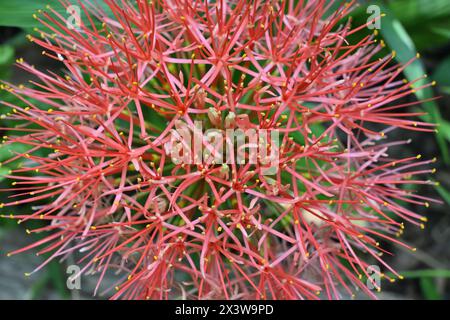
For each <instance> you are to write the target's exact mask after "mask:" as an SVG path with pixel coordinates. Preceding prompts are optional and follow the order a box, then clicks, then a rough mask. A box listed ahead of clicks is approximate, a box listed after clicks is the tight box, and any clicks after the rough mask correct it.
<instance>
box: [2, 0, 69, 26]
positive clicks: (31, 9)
mask: <svg viewBox="0 0 450 320" xmlns="http://www.w3.org/2000/svg"><path fill="white" fill-rule="evenodd" d="M46 5H51V6H52V7H53V8H54V9H55V10H57V11H58V12H60V13H65V9H64V8H63V7H62V6H61V4H60V3H59V2H58V1H57V0H20V1H1V2H0V25H1V26H9V27H22V28H32V27H37V26H40V23H39V22H38V21H37V20H36V19H34V18H33V14H35V13H36V11H38V10H39V9H44V8H45V6H46Z"/></svg>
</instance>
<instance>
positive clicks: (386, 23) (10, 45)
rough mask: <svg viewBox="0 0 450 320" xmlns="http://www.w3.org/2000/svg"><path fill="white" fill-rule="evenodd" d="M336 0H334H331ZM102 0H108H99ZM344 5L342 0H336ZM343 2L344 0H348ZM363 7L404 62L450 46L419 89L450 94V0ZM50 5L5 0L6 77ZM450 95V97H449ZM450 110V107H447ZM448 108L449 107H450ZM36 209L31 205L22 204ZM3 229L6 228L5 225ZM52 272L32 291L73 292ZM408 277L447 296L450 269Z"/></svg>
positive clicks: (443, 123) (414, 67)
mask: <svg viewBox="0 0 450 320" xmlns="http://www.w3.org/2000/svg"><path fill="white" fill-rule="evenodd" d="M329 1H331V0H329ZM99 2H100V3H101V2H102V1H99ZM333 2H334V4H335V5H339V4H340V3H341V1H333ZM342 2H343V1H342ZM359 2H360V7H359V8H357V9H356V10H355V12H354V13H353V14H352V19H353V20H354V25H360V24H363V23H366V22H367V19H368V17H369V16H370V14H369V13H368V12H367V10H366V9H367V7H368V5H374V4H375V5H378V6H379V7H380V9H381V12H382V13H384V14H386V15H385V16H384V17H383V18H382V20H381V29H380V30H379V33H380V34H379V35H378V36H377V38H378V39H380V40H381V39H384V41H385V42H386V44H387V48H386V50H389V51H395V52H396V59H397V61H398V62H400V63H406V62H408V61H410V59H412V58H414V57H415V56H416V55H417V53H418V51H419V52H423V53H424V54H425V55H426V54H427V53H431V52H433V50H437V49H439V48H445V47H447V56H446V57H445V58H443V59H441V61H440V62H439V63H438V65H437V66H433V68H432V69H431V70H430V69H429V71H432V74H431V75H430V76H429V77H427V78H426V79H423V80H422V81H420V82H418V83H416V86H420V85H422V84H424V83H426V82H427V81H437V84H438V85H437V87H435V90H433V89H432V88H431V87H429V88H427V89H424V90H418V91H417V92H416V95H417V98H418V99H421V100H426V99H430V98H432V97H434V96H435V95H436V93H437V94H439V95H444V96H445V95H450V54H448V48H449V43H450V1H449V0H394V1H381V0H371V1H359ZM46 5H51V7H52V8H53V9H55V10H56V11H57V12H59V13H61V14H65V12H66V10H65V9H64V8H63V7H62V6H61V4H60V3H59V1H58V0H20V1H1V2H0V27H6V26H7V27H18V28H21V30H22V32H20V33H19V34H18V35H17V36H15V37H12V38H8V39H1V40H2V44H0V79H1V80H2V81H9V80H11V77H12V70H13V69H12V66H13V62H14V59H15V52H16V49H18V48H21V47H23V46H25V45H26V44H25V43H26V42H25V34H26V33H32V32H33V28H34V27H37V26H39V22H38V21H37V20H36V19H35V18H33V14H34V13H36V12H37V10H39V9H45V7H46ZM331 9H333V8H331ZM372 33H373V30H369V29H364V30H363V31H362V32H361V34H360V35H359V36H360V37H363V36H365V35H369V34H372ZM426 66H427V64H426V61H424V60H423V59H422V58H420V59H418V60H416V61H415V62H414V63H412V64H410V65H409V66H408V68H407V69H406V70H405V72H404V73H405V77H406V78H407V79H408V80H410V81H412V80H414V79H416V78H419V77H422V76H423V75H424V74H425V73H426V69H427V68H426ZM447 98H448V97H447ZM1 101H8V102H10V103H12V104H21V102H20V101H19V100H18V99H17V98H15V97H14V96H13V95H11V94H9V93H8V92H5V91H2V92H0V102H1ZM421 109H422V110H425V111H426V112H427V115H425V116H424V117H423V118H424V120H426V121H431V122H434V123H437V124H438V125H439V127H438V128H439V130H438V131H437V133H436V139H437V142H438V145H439V148H440V153H441V159H442V160H443V161H444V162H445V163H446V164H449V163H450V154H449V149H448V142H449V141H450V121H449V120H448V119H444V117H443V115H442V114H441V111H440V109H439V106H438V103H437V102H436V101H435V100H429V101H427V102H424V103H423V104H422V106H421ZM8 110H9V107H6V106H5V105H3V104H1V103H0V114H4V113H7V112H8ZM444 111H446V110H444ZM447 114H448V111H447ZM7 127H8V124H7V123H6V122H5V121H4V120H2V119H0V131H1V132H0V136H8V134H9V133H8V131H7V130H6V129H5V128H7ZM25 151H26V150H25V149H24V147H23V146H21V145H18V144H15V145H10V146H4V145H3V146H1V147H0V162H2V161H5V160H6V159H8V158H10V157H11V156H12V155H13V154H15V153H23V152H25ZM18 165H19V163H17V162H16V163H13V164H9V165H8V166H1V167H0V188H6V187H7V185H8V184H10V183H11V182H10V181H8V180H7V179H5V177H4V176H5V175H6V174H8V173H9V172H10V170H11V169H14V168H15V167H17V166H18ZM436 190H437V192H438V193H439V194H440V195H441V197H442V198H443V200H445V201H446V202H447V203H448V204H449V205H450V192H449V191H448V190H446V189H445V188H444V187H443V186H437V187H436ZM8 196H9V193H8V192H1V193H0V202H6V201H7V199H6V197H8ZM22 210H24V211H26V210H30V208H22ZM13 225H14V226H17V224H15V223H11V221H9V220H2V221H1V222H0V227H1V226H3V227H7V226H9V227H11V226H13ZM0 231H1V230H0ZM46 270H47V271H46V272H47V273H46V274H45V275H43V276H42V278H41V279H40V280H39V281H38V282H37V283H36V285H35V286H34V287H33V288H32V297H33V298H39V297H40V292H41V291H42V289H43V288H44V287H45V286H46V285H48V284H49V283H50V284H51V285H53V286H54V287H55V288H57V289H58V291H59V292H60V295H61V297H67V290H66V289H65V287H64V285H63V284H64V279H63V278H62V277H61V267H60V266H58V265H57V264H51V265H50V266H49V267H48V268H46ZM403 274H404V276H405V277H407V278H411V279H414V278H417V279H420V281H419V285H420V288H421V290H422V293H423V297H424V298H427V299H441V298H442V296H441V294H440V293H439V291H438V290H437V287H436V281H435V279H436V278H449V277H450V270H418V271H409V272H408V271H406V272H403Z"/></svg>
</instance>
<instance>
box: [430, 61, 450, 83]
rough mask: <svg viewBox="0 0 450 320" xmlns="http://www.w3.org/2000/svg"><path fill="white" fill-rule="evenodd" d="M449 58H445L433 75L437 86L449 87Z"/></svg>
mask: <svg viewBox="0 0 450 320" xmlns="http://www.w3.org/2000/svg"><path fill="white" fill-rule="evenodd" d="M449 75H450V56H449V57H447V58H445V60H444V61H442V62H441V63H440V64H439V66H437V68H436V71H435V72H434V74H433V79H434V80H436V81H437V82H438V84H439V86H444V87H450V77H449Z"/></svg>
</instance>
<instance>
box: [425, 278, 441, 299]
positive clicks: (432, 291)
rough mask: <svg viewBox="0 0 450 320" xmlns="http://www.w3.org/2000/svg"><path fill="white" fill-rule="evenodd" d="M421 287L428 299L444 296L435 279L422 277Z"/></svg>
mask: <svg viewBox="0 0 450 320" xmlns="http://www.w3.org/2000/svg"><path fill="white" fill-rule="evenodd" d="M420 287H421V289H422V292H423V295H424V297H425V299H427V300H441V299H442V297H441V295H440V294H439V292H438V290H437V288H436V283H435V280H434V279H432V278H420Z"/></svg>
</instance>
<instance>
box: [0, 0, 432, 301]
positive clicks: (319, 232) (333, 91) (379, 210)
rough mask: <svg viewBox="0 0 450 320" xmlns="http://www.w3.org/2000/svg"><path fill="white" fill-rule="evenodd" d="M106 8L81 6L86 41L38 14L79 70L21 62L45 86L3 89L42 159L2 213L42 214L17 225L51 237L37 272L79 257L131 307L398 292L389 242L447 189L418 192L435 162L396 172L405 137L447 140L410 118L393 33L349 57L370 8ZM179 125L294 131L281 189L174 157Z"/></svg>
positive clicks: (52, 49) (47, 43) (282, 165)
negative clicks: (34, 225) (363, 11)
mask: <svg viewBox="0 0 450 320" xmlns="http://www.w3.org/2000/svg"><path fill="white" fill-rule="evenodd" d="M104 2H105V3H106V4H107V9H105V8H104V7H97V6H94V5H92V4H91V5H89V4H86V2H83V3H85V4H81V3H80V4H79V6H80V8H81V16H82V17H83V20H82V22H83V23H82V24H81V25H80V26H78V27H76V28H74V27H73V26H72V27H71V26H70V25H69V24H68V23H67V22H68V19H69V18H68V17H66V16H64V15H63V14H61V13H60V12H58V11H56V10H54V9H52V8H51V7H47V9H46V10H44V11H41V12H40V13H39V14H37V15H36V18H37V19H38V20H40V21H41V22H42V24H43V25H44V26H45V28H42V30H38V32H39V33H40V37H34V36H29V40H30V41H32V42H33V43H35V44H37V45H39V46H41V47H43V50H44V51H42V54H44V55H46V56H48V57H50V58H53V59H55V60H57V61H60V63H61V64H62V65H64V68H65V70H66V73H65V74H64V75H60V74H57V73H52V72H43V71H39V70H38V69H37V68H35V67H34V66H32V65H30V64H27V63H26V62H24V61H23V60H21V59H20V60H18V65H19V66H20V67H22V68H23V69H25V70H27V71H29V72H30V73H31V74H33V75H34V78H37V79H38V80H36V81H30V82H31V85H29V86H15V85H12V84H4V85H3V87H4V88H5V89H6V90H9V91H10V92H11V93H12V94H13V95H15V96H17V98H18V99H20V100H21V101H22V102H23V104H21V105H12V104H8V103H6V104H7V105H8V106H9V107H11V109H12V111H11V112H10V113H8V114H7V115H4V117H5V118H6V119H8V120H9V121H10V123H13V122H16V125H12V126H11V127H12V128H11V129H10V130H11V131H13V130H15V132H17V135H15V136H10V137H9V138H8V140H7V141H6V143H21V144H24V145H27V146H28V151H27V152H26V153H17V154H15V155H14V156H13V157H12V158H11V159H10V160H8V161H7V162H6V163H8V162H11V161H15V160H17V159H19V158H21V159H23V166H22V167H20V168H18V169H16V170H14V171H13V172H12V173H11V174H10V176H9V177H10V178H11V179H13V181H14V182H13V186H12V187H11V188H10V189H9V190H10V191H14V196H13V198H12V199H11V201H10V202H8V203H4V204H1V207H4V209H3V210H8V209H10V208H11V207H13V206H15V205H26V204H30V203H34V205H33V206H32V207H31V208H32V209H30V210H32V211H31V212H29V213H27V214H23V215H14V216H12V217H13V218H15V219H18V220H19V222H23V223H25V222H26V221H28V220H32V219H37V220H42V221H46V222H48V223H46V224H45V226H44V227H42V228H39V229H33V230H27V231H28V232H29V233H33V234H34V233H46V235H45V237H42V238H41V239H40V240H39V241H37V242H35V243H33V244H32V245H29V246H27V247H25V248H22V249H19V250H17V251H14V252H11V253H8V255H11V254H16V253H19V252H23V251H26V250H31V249H33V250H37V252H38V254H40V255H41V254H48V255H49V258H48V259H47V260H46V261H45V262H44V263H43V264H42V265H41V266H39V267H38V268H37V269H36V270H35V271H37V270H39V269H40V268H42V267H43V266H44V265H45V264H46V263H47V262H48V261H50V260H52V259H64V258H66V257H68V256H69V255H74V256H76V257H79V260H77V263H78V264H79V265H82V269H81V273H82V274H88V273H97V274H99V284H100V282H101V281H102V279H103V278H104V275H105V273H106V272H107V271H108V270H116V271H117V272H118V282H117V284H116V285H115V286H114V287H115V290H116V291H115V292H114V293H113V294H112V297H113V298H121V299H172V298H179V297H181V298H187V299H217V298H223V299H319V298H327V299H336V298H343V297H349V296H352V295H354V294H355V292H356V291H358V290H361V291H364V292H365V293H367V294H368V295H370V296H372V297H374V296H375V295H374V293H373V291H371V290H369V289H370V288H369V287H370V284H371V283H370V281H366V278H368V277H369V276H370V274H369V271H370V270H369V269H368V267H369V265H370V264H373V261H375V263H376V264H378V265H380V267H381V268H382V269H383V270H387V271H389V272H390V274H393V275H394V276H393V277H389V276H388V275H387V274H386V275H385V274H384V273H382V272H381V271H380V272H379V276H380V277H385V278H387V279H388V280H390V281H394V280H395V278H396V277H401V275H399V274H398V273H397V272H396V271H395V270H394V269H392V268H391V267H390V266H389V265H388V264H387V263H385V262H384V261H383V260H382V257H381V256H382V255H383V253H388V251H387V250H386V249H385V248H383V245H382V244H380V242H382V243H387V242H395V243H397V244H399V245H402V246H405V247H408V246H407V245H406V244H403V243H402V242H401V241H399V240H398V239H397V237H398V236H399V235H400V234H401V233H402V229H403V228H404V222H408V223H410V224H414V225H417V226H422V227H423V222H424V221H426V218H425V217H423V216H421V215H418V214H416V213H414V212H412V211H410V210H409V209H408V208H407V206H406V204H407V203H412V204H420V205H424V206H429V201H431V200H430V199H427V198H424V197H423V196H421V195H419V194H416V193H415V192H414V191H413V190H409V189H408V190H406V189H405V188H403V186H404V185H405V184H429V183H431V182H429V181H425V180H420V179H417V178H413V176H415V175H416V174H424V173H429V172H431V171H432V170H431V169H427V168H425V169H423V168H421V166H423V165H426V164H429V163H431V162H433V161H434V160H419V159H420V156H411V157H406V158H403V159H394V158H392V157H390V156H389V154H388V151H389V149H390V148H391V147H395V146H398V145H400V144H405V143H408V142H409V141H394V140H393V139H390V136H391V133H392V136H394V130H395V129H398V128H400V129H410V130H417V131H433V130H434V127H433V125H430V124H427V123H424V122H421V121H419V120H417V119H416V120H415V119H413V118H414V117H415V116H418V115H420V114H419V113H412V112H408V110H407V107H409V106H411V105H414V104H417V103H418V102H408V100H406V99H404V98H405V97H407V96H409V95H411V93H412V92H413V90H419V89H420V87H419V88H415V89H413V88H412V87H413V85H414V83H408V82H407V81H403V80H402V79H401V74H402V71H403V69H404V66H398V65H396V64H395V63H394V62H393V58H394V54H392V55H388V56H386V57H384V58H376V59H375V58H374V56H375V55H377V54H378V55H379V54H380V52H381V50H382V48H381V46H380V45H379V44H378V43H377V40H376V37H375V36H367V37H364V38H363V39H361V40H359V41H358V42H357V43H354V44H352V43H350V42H349V40H348V39H349V37H350V36H351V35H353V34H355V33H358V31H360V30H361V29H362V28H365V27H366V26H365V25H362V26H359V27H352V26H351V19H347V21H348V22H345V23H342V21H346V19H344V18H345V17H346V16H347V15H348V13H349V12H350V11H351V9H352V7H353V3H349V4H345V5H341V6H340V7H338V8H337V9H334V10H333V11H330V8H332V5H334V1H325V0H311V1H288V0H286V1H270V0H255V1H246V0H217V1H208V0H198V1H191V0H160V1H159V0H153V1H148V0H133V1H132V0H104ZM63 3H65V5H66V6H69V5H71V4H76V3H69V2H68V1H63ZM98 21H100V23H98ZM405 101H406V102H405ZM179 121H183V123H185V124H187V125H188V126H190V125H193V123H194V122H195V121H201V122H202V123H203V125H204V127H205V128H217V129H225V128H241V129H247V128H256V129H265V130H267V131H269V132H270V131H274V130H276V131H277V132H278V133H279V139H280V143H279V144H278V145H270V146H269V147H270V148H276V149H277V154H278V155H279V159H278V163H277V170H276V173H275V174H273V175H266V174H264V167H263V166H262V165H260V164H259V163H245V164H244V163H238V164H236V163H234V162H232V163H224V164H218V163H215V162H214V161H203V162H195V163H190V164H186V163H176V162H175V161H173V159H172V158H171V157H170V148H167V143H168V142H169V140H170V132H171V131H172V130H173V129H175V128H176V126H177V123H179ZM201 143H204V144H207V143H208V142H207V141H202V142H201ZM22 207H26V206H22ZM6 216H8V215H6ZM408 248H410V247H408ZM410 249H411V250H414V248H410ZM75 253H76V254H75ZM369 278H370V277H369ZM374 285H375V288H376V289H378V290H379V289H380V288H379V286H378V285H377V284H376V283H374ZM112 289H114V288H112Z"/></svg>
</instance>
